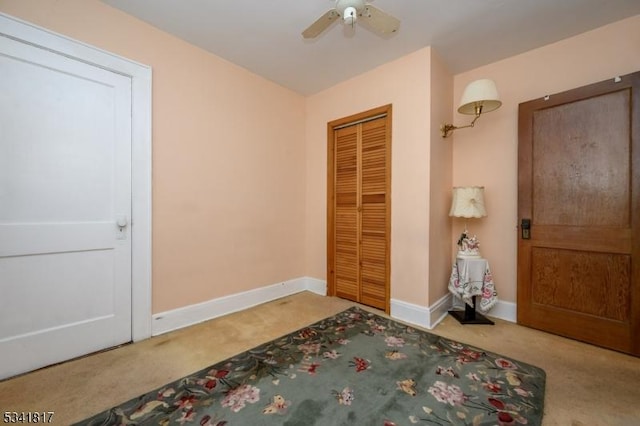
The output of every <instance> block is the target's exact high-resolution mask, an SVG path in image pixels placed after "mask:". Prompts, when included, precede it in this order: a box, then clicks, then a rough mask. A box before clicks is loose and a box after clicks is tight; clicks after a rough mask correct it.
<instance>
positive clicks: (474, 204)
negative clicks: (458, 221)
mask: <svg viewBox="0 0 640 426" xmlns="http://www.w3.org/2000/svg"><path fill="white" fill-rule="evenodd" d="M486 215H487V211H486V210H485V208H484V186H457V187H455V188H453V200H452V201H451V210H450V211H449V216H453V217H465V218H470V217H484V216H486Z"/></svg>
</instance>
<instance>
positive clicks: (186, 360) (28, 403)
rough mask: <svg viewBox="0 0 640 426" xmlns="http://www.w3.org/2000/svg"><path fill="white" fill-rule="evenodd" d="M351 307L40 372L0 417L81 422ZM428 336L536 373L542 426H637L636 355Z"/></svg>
mask: <svg viewBox="0 0 640 426" xmlns="http://www.w3.org/2000/svg"><path fill="white" fill-rule="evenodd" d="M353 304H354V303H352V302H349V301H346V300H342V299H338V298H332V297H322V296H318V295H316V294H313V293H309V292H303V293H298V294H296V295H293V296H288V297H285V298H282V299H279V300H276V301H273V302H269V303H266V304H263V305H260V306H256V307H254V308H251V309H247V310H245V311H242V312H237V313H234V314H230V315H227V316H224V317H220V318H217V319H214V320H211V321H207V322H205V323H202V324H198V325H195V326H192V327H188V328H185V329H182V330H178V331H175V332H171V333H167V334H164V335H161V336H158V337H153V338H151V339H148V340H145V341H143V342H139V343H135V344H130V345H125V346H122V347H119V348H116V349H112V350H109V351H105V352H101V353H98V354H94V355H90V356H87V357H84V358H80V359H76V360H73V361H69V362H66V363H63V364H59V365H55V366H52V367H48V368H44V369H41V370H38V371H35V372H32V373H29V374H26V375H22V376H19V377H16V378H13V379H9V380H5V381H2V382H0V411H1V412H4V411H36V410H37V411H54V412H55V414H54V417H53V420H54V423H55V424H60V425H64V424H69V423H71V422H74V421H79V420H82V419H83V418H86V417H89V416H91V415H93V414H95V413H97V412H100V411H102V410H104V409H107V408H109V407H112V406H114V405H117V404H119V403H121V402H124V401H126V400H128V399H130V398H133V397H136V396H138V395H140V394H142V393H145V392H147V391H149V390H152V389H154V388H156V387H159V386H162V385H163V384H165V383H168V382H170V381H173V380H175V379H178V378H180V377H183V376H185V375H187V374H189V373H191V372H194V371H196V370H199V369H201V368H204V367H206V366H209V365H211V364H214V363H216V362H218V361H221V360H223V359H226V358H228V357H230V356H232V355H235V354H237V353H239V352H242V351H245V350H247V349H250V348H252V347H254V346H257V345H258V344H260V343H263V342H266V341H269V340H272V339H274V338H276V337H279V336H281V335H283V334H286V333H289V332H291V331H294V330H296V329H298V328H300V327H303V326H305V325H307V324H310V323H312V322H315V321H318V320H320V319H322V318H325V317H327V316H330V315H333V314H335V313H337V312H340V311H342V310H344V309H346V308H348V307H349V306H352V305H353ZM363 308H365V309H369V310H371V311H373V312H376V313H378V314H382V313H381V312H379V311H376V310H375V309H372V308H367V307H365V306H363ZM430 332H432V333H435V334H439V335H442V336H446V337H448V338H451V339H455V340H458V341H461V342H465V343H468V344H471V345H475V346H479V347H481V348H483V349H486V350H488V351H492V352H497V353H500V354H502V355H507V356H509V357H512V358H515V359H517V360H521V361H524V362H527V363H530V364H533V365H536V366H538V367H541V368H543V369H544V370H545V371H546V372H547V390H546V395H545V415H544V421H543V424H544V425H570V426H599V425H602V426H618V425H619V426H623V425H625V426H627V425H640V358H634V357H631V356H628V355H624V354H621V353H617V352H613V351H609V350H606V349H601V348H598V347H595V346H590V345H587V344H583V343H580V342H576V341H573V340H569V339H565V338H562V337H558V336H554V335H551V334H547V333H543V332H540V331H536V330H532V329H528V328H525V327H521V326H518V325H516V324H512V323H509V322H505V321H501V320H497V321H496V325H495V326H490V325H461V324H459V323H458V322H457V321H456V320H455V319H453V318H451V317H449V316H448V317H447V318H445V320H444V321H443V322H441V323H440V324H439V325H438V326H437V327H436V328H435V329H433V330H430ZM1 412H0V414H2V413H1ZM0 421H1V420H0Z"/></svg>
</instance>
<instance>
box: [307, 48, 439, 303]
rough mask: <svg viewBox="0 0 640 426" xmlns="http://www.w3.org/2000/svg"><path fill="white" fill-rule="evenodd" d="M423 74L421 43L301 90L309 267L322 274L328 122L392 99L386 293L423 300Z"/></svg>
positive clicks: (426, 135)
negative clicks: (310, 90) (318, 87)
mask: <svg viewBox="0 0 640 426" xmlns="http://www.w3.org/2000/svg"><path fill="white" fill-rule="evenodd" d="M430 74H431V49H430V48H425V49H422V50H419V51H417V52H414V53H412V54H409V55H407V56H405V57H403V58H400V59H398V60H396V61H393V62H389V63H387V64H385V65H382V66H380V67H378V68H376V69H374V70H372V71H369V72H367V73H364V74H362V75H360V76H357V77H355V78H353V79H351V80H348V81H345V82H343V83H340V84H338V85H336V86H334V87H332V88H330V89H327V90H325V91H323V92H320V93H318V94H316V95H313V96H310V97H308V98H307V101H306V102H307V108H306V120H307V124H306V144H307V148H306V152H307V190H306V193H307V200H306V229H307V232H306V238H307V240H306V241H307V243H306V259H307V262H306V270H307V274H308V275H310V276H312V277H316V278H320V279H326V189H327V188H326V186H327V185H326V183H327V182H326V181H327V123H328V122H330V121H332V120H335V119H338V118H342V117H346V116H349V115H353V114H356V113H360V112H363V111H366V110H369V109H371V108H375V107H378V106H382V105H386V104H392V105H393V121H392V135H391V138H392V141H391V157H392V158H391V174H392V176H391V298H392V299H399V300H402V301H406V302H410V303H414V304H417V305H422V306H426V305H427V302H428V291H429V290H428V277H429V263H428V262H429V161H430V155H431V152H430V149H429V140H430V114H431V112H430V109H431V104H430V102H429V99H430V90H431V85H430Z"/></svg>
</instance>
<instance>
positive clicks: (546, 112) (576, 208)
mask: <svg viewBox="0 0 640 426" xmlns="http://www.w3.org/2000/svg"><path fill="white" fill-rule="evenodd" d="M630 102H631V89H630V88H628V89H624V90H620V91H617V92H613V93H607V94H603V95H599V96H595V97H592V98H589V99H584V100H580V101H576V102H571V103H567V104H563V105H558V106H555V107H552V108H546V109H542V110H539V111H534V112H533V140H534V141H535V143H534V144H533V161H534V167H533V185H532V189H533V216H534V217H535V218H536V224H537V225H568V226H614V227H629V218H630V198H629V194H630V188H629V182H630V180H629V176H630V165H631V164H630V155H629V152H630V149H631V146H630V137H629V136H630V129H631V126H630V118H631V116H630V114H629V107H630ZM596 136H597V137H596ZM536 160H537V161H536ZM568 201H570V202H568ZM595 206H597V208H593V207H595ZM590 207H591V208H590Z"/></svg>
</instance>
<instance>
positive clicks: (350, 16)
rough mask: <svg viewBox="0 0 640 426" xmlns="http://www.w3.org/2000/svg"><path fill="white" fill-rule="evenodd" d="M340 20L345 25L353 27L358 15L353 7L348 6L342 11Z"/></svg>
mask: <svg viewBox="0 0 640 426" xmlns="http://www.w3.org/2000/svg"><path fill="white" fill-rule="evenodd" d="M342 19H344V23H345V24H347V25H351V26H353V24H355V23H356V21H357V20H358V14H357V11H356V8H355V7H353V6H349V7H347V8H346V9H345V10H344V13H343V15H342Z"/></svg>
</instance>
